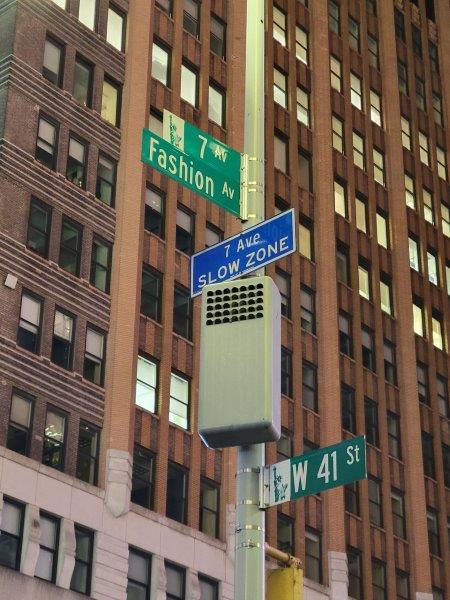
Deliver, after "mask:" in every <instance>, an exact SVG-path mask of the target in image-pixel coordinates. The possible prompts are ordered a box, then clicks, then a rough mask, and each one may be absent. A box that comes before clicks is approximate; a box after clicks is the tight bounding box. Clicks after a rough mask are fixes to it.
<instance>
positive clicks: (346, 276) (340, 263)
mask: <svg viewBox="0 0 450 600" xmlns="http://www.w3.org/2000/svg"><path fill="white" fill-rule="evenodd" d="M336 272H337V279H338V281H340V282H341V283H345V285H349V284H350V265H349V259H348V248H347V247H344V246H342V245H338V247H337V249H336Z"/></svg>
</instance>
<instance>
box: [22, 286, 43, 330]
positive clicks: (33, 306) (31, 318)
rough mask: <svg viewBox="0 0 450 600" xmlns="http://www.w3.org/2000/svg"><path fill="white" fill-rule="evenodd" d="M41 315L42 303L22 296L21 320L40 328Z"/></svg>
mask: <svg viewBox="0 0 450 600" xmlns="http://www.w3.org/2000/svg"><path fill="white" fill-rule="evenodd" d="M40 315H41V303H40V301H39V300H35V299H34V298H31V297H30V296H26V295H25V294H24V295H23V296H22V306H21V309H20V318H21V319H24V320H25V321H27V322H28V323H31V324H33V325H36V326H38V325H39V320H40Z"/></svg>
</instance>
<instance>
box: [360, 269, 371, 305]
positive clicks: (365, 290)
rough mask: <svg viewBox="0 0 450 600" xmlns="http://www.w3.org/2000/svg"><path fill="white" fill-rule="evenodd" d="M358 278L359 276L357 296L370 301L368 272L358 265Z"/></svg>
mask: <svg viewBox="0 0 450 600" xmlns="http://www.w3.org/2000/svg"><path fill="white" fill-rule="evenodd" d="M358 276H359V295H360V296H362V297H363V298H366V299H367V300H370V280H369V272H368V270H367V269H366V268H365V267H363V266H361V265H358Z"/></svg>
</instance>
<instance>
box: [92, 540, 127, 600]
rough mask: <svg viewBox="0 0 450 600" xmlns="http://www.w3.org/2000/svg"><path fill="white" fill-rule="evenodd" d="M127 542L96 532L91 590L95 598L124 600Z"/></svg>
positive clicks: (99, 599) (100, 599)
mask: <svg viewBox="0 0 450 600" xmlns="http://www.w3.org/2000/svg"><path fill="white" fill-rule="evenodd" d="M127 577H128V544H127V543H126V542H125V541H124V540H119V539H118V538H114V537H112V536H110V535H107V534H106V533H102V532H98V533H97V535H96V536H95V543H94V560H93V567H92V592H91V595H92V597H93V598H95V599H96V600H126V597H127Z"/></svg>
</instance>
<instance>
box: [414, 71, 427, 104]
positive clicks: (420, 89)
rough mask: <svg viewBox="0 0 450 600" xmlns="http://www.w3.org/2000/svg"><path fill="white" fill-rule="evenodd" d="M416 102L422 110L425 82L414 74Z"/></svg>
mask: <svg viewBox="0 0 450 600" xmlns="http://www.w3.org/2000/svg"><path fill="white" fill-rule="evenodd" d="M416 102H417V107H418V108H420V110H423V111H425V110H426V105H425V84H424V82H423V80H422V79H420V78H419V77H417V75H416Z"/></svg>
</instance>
